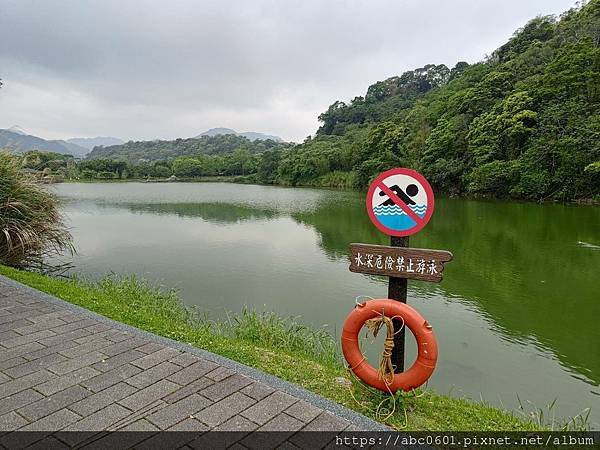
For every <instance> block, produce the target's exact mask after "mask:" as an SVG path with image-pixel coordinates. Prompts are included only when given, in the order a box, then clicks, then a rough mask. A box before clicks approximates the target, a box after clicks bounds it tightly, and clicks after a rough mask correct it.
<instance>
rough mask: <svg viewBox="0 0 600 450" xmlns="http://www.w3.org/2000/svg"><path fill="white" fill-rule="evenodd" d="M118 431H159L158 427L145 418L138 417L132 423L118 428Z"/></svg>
mask: <svg viewBox="0 0 600 450" xmlns="http://www.w3.org/2000/svg"><path fill="white" fill-rule="evenodd" d="M119 431H159V429H158V428H157V427H155V426H154V425H152V424H151V423H150V422H148V421H147V420H146V419H140V420H137V421H135V422H133V423H130V424H129V425H127V426H126V427H123V428H119ZM144 439H145V438H144ZM111 448H112V447H111Z"/></svg>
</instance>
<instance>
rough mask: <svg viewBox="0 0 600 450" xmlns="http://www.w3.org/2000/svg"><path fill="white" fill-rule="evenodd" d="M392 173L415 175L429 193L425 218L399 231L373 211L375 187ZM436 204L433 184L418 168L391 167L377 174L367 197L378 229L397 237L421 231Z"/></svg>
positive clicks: (370, 215)
mask: <svg viewBox="0 0 600 450" xmlns="http://www.w3.org/2000/svg"><path fill="white" fill-rule="evenodd" d="M392 175H408V176H410V177H413V178H414V179H416V180H417V181H418V182H419V183H421V185H422V186H423V187H424V188H425V193H426V194H427V213H426V214H425V216H424V217H423V219H422V220H421V222H420V223H417V225H416V226H414V227H412V228H409V229H408V230H402V231H398V230H392V229H391V228H388V227H386V226H385V225H383V224H382V223H381V222H379V220H377V217H375V213H374V212H373V207H372V206H373V194H375V189H376V188H377V187H378V184H379V183H382V182H383V180H385V179H386V178H388V177H390V176H392ZM434 204H435V201H434V195H433V189H432V188H431V185H430V184H429V182H428V181H427V180H426V179H425V177H424V176H423V175H421V174H420V173H419V172H417V171H416V170H412V169H405V168H396V169H390V170H386V171H385V172H383V173H380V174H379V175H378V176H377V178H375V180H373V182H372V183H371V186H369V190H368V192H367V199H366V205H367V212H368V213H369V218H370V219H371V222H373V225H375V226H376V227H377V229H378V230H379V231H381V232H382V233H385V234H387V235H389V236H396V237H405V236H411V235H413V234H415V233H418V232H419V231H421V230H422V229H423V227H424V226H425V225H427V223H428V222H429V219H431V216H432V215H433V208H434Z"/></svg>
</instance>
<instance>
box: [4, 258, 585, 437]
mask: <svg viewBox="0 0 600 450" xmlns="http://www.w3.org/2000/svg"><path fill="white" fill-rule="evenodd" d="M0 274H2V275H4V276H7V277H9V278H11V279H13V280H15V281H18V282H20V283H23V284H25V285H27V286H30V287H32V288H34V289H38V290H40V291H42V292H45V293H48V294H50V295H54V296H56V297H58V298H60V299H62V300H65V301H67V302H69V303H73V304H75V305H79V306H81V307H83V308H86V309H88V310H91V311H93V312H96V313H99V314H101V315H103V316H105V317H108V318H110V319H113V320H116V321H118V322H121V323H125V324H128V325H132V326H134V327H136V328H140V329H142V330H145V331H149V332H151V333H154V334H157V335H159V336H164V337H167V338H170V339H174V340H176V341H180V342H184V343H188V344H191V345H193V346H194V347H197V348H200V349H203V350H208V351H210V352H213V353H215V354H217V355H221V356H224V357H226V358H230V359H233V360H235V361H237V362H239V363H242V364H246V365H248V366H251V367H254V368H256V369H258V370H261V371H263V372H266V373H268V374H270V375H274V376H276V377H279V378H281V379H283V380H285V381H288V382H291V383H294V384H296V385H299V386H300V387H302V388H304V389H307V390H309V391H311V392H314V393H316V394H318V395H321V396H323V397H325V398H328V399H329V400H332V401H334V402H337V403H339V404H341V405H343V406H346V407H348V408H350V409H353V410H354V411H356V412H359V413H361V414H364V415H366V416H367V417H370V418H372V419H375V420H378V419H379V421H380V422H381V423H384V424H386V425H388V426H391V427H393V428H395V429H398V430H412V431H418V430H440V431H442V430H443V431H449V430H454V431H467V430H480V431H481V430H488V431H508V430H530V431H531V430H546V429H547V427H546V425H547V424H542V423H536V422H535V421H534V420H533V419H532V418H531V417H529V416H528V415H527V414H526V413H525V412H523V417H520V416H516V415H515V413H514V412H511V411H504V410H501V409H498V408H495V407H492V406H490V405H487V404H484V403H480V402H476V401H473V400H470V399H466V398H454V397H451V396H448V395H442V394H439V393H436V392H434V391H432V390H430V389H426V390H419V391H418V392H416V393H401V394H396V395H395V396H394V397H393V399H394V400H393V401H395V404H396V405H397V406H396V408H397V409H398V410H397V412H396V413H395V414H394V415H393V416H392V417H390V418H389V419H388V420H383V421H382V420H381V417H380V416H379V415H378V414H377V413H376V408H377V405H379V404H380V403H381V402H382V401H384V400H385V401H388V402H389V401H390V400H391V399H392V397H389V396H387V395H384V394H382V393H379V392H373V391H370V390H367V389H366V388H364V386H362V385H361V384H360V383H357V382H356V381H355V380H353V379H352V377H349V376H348V372H347V370H346V369H345V368H344V366H343V364H342V360H341V356H340V353H339V346H338V345H337V342H336V341H335V340H334V339H333V338H332V337H331V336H330V335H328V334H327V333H325V332H323V331H322V330H321V331H320V330H310V329H307V328H306V327H302V326H301V325H300V327H301V328H302V330H303V331H302V332H301V334H297V332H295V331H294V330H295V329H298V327H299V324H297V323H296V322H291V321H290V320H291V319H281V318H279V317H277V316H275V315H274V314H273V313H257V312H256V311H247V310H246V311H243V312H241V313H238V314H235V313H233V314H232V315H231V317H230V318H229V319H228V320H227V321H221V322H219V321H216V322H215V321H214V320H212V319H210V318H208V317H206V316H203V315H202V312H201V311H199V313H200V315H198V316H194V315H193V314H192V313H191V311H190V310H188V309H187V308H186V307H184V306H183V304H182V302H181V300H180V299H179V297H177V295H176V294H175V292H174V291H171V290H165V288H160V287H157V286H156V285H150V284H148V283H147V282H145V281H144V280H136V279H135V278H133V277H122V276H121V277H113V278H110V279H103V280H100V281H98V282H91V281H86V280H77V279H57V278H51V277H48V276H45V275H41V274H39V273H34V272H27V271H22V270H17V269H14V268H10V267H6V266H1V265H0ZM415 394H417V395H415ZM388 406H389V405H388ZM571 421H572V422H573V425H574V426H577V424H576V422H575V421H573V419H571ZM571 421H569V422H566V421H565V423H570V422H571ZM555 425H556V424H555Z"/></svg>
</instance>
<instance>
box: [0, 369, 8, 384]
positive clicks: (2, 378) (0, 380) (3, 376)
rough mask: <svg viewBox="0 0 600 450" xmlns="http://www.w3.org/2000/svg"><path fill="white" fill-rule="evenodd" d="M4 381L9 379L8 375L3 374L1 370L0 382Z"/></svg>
mask: <svg viewBox="0 0 600 450" xmlns="http://www.w3.org/2000/svg"><path fill="white" fill-rule="evenodd" d="M6 381H10V377H9V376H8V375H4V374H3V373H2V372H0V384H2V383H4V382H6Z"/></svg>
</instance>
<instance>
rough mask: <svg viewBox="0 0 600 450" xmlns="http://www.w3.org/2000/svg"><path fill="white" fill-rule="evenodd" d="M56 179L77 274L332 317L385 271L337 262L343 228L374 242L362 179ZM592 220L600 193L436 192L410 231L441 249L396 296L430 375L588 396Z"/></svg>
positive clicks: (440, 380)
mask: <svg viewBox="0 0 600 450" xmlns="http://www.w3.org/2000/svg"><path fill="white" fill-rule="evenodd" d="M57 189H58V191H59V194H60V195H62V196H63V197H64V198H66V199H67V200H68V203H67V204H66V206H65V208H66V211H67V213H68V215H69V216H70V218H71V223H72V226H73V227H74V233H75V241H76V243H77V245H78V247H79V249H80V252H81V255H80V256H79V257H78V258H77V259H76V261H75V262H76V266H77V269H78V270H80V271H83V272H85V273H86V274H88V275H92V276H96V275H100V274H103V273H107V272H109V271H115V272H123V273H132V272H133V273H140V274H143V275H144V276H147V277H150V278H154V279H161V280H163V281H164V282H165V284H167V285H169V286H177V287H180V288H181V289H182V296H183V298H184V300H185V301H186V302H189V303H195V304H200V305H202V306H203V307H206V308H208V309H211V308H212V309H213V310H216V311H218V309H219V308H227V309H231V310H239V309H240V308H241V307H242V306H243V305H250V306H254V307H258V308H261V307H266V308H267V309H270V310H274V311H276V312H278V313H280V314H299V315H301V316H302V318H303V320H305V321H306V322H307V323H309V324H311V325H314V326H321V325H323V324H325V323H326V324H328V325H329V326H330V327H331V330H332V332H333V333H336V332H337V330H339V326H340V325H341V323H342V321H343V318H344V317H345V314H346V313H347V312H348V311H349V308H351V305H352V303H353V298H354V297H355V296H356V295H359V294H367V295H372V296H385V292H386V285H385V280H383V279H379V278H376V277H370V276H365V275H358V274H351V273H350V272H349V271H348V270H347V258H348V246H349V244H350V243H351V242H365V243H374V244H386V243H387V242H388V238H387V237H386V236H384V235H382V234H381V233H379V232H378V231H377V230H376V229H375V227H374V226H373V225H372V224H371V223H370V221H369V219H368V217H367V214H366V213H365V208H364V196H363V195H362V194H358V193H346V192H335V191H325V190H313V189H282V188H268V187H258V186H238V185H226V184H220V185H212V184H211V185H199V184H179V183H177V184H172V185H164V184H163V185H144V184H139V185H137V184H124V185H109V184H107V185H60V186H58V187H57ZM598 224H600V208H593V207H575V206H564V205H534V204H519V203H506V202H486V201H467V200H453V199H438V200H437V201H436V212H435V214H434V216H433V218H432V219H431V221H430V223H429V224H428V226H427V227H426V228H425V229H424V230H423V231H421V232H420V233H419V234H418V235H417V236H414V237H412V238H411V246H415V247H424V248H437V249H448V250H451V251H452V252H453V253H454V255H455V257H454V260H453V261H452V262H451V263H450V264H448V265H447V266H446V270H445V277H444V281H443V282H442V283H441V284H432V283H422V282H412V281H411V283H410V293H409V295H410V301H409V302H410V303H411V304H413V305H414V306H416V307H417V308H418V309H419V310H420V311H421V312H422V313H423V314H424V315H425V316H426V317H427V318H428V319H429V320H430V321H431V322H432V323H434V324H435V325H434V326H435V327H436V333H437V334H438V339H439V340H440V342H443V346H442V350H441V354H440V364H439V368H438V370H437V371H436V373H435V374H434V377H433V378H432V383H431V384H432V385H433V386H434V387H436V388H437V389H438V390H441V391H442V392H444V391H445V392H447V391H448V390H449V389H450V388H454V392H455V393H457V392H464V393H465V394H467V395H470V396H473V397H476V398H478V396H479V393H483V394H484V397H485V398H486V399H488V400H490V401H492V402H496V403H497V402H498V399H501V401H502V402H503V403H504V404H505V405H506V406H510V405H513V406H514V404H515V401H516V398H515V393H520V394H521V396H524V397H525V398H531V399H532V400H534V401H536V402H537V403H538V405H539V404H540V401H541V402H543V401H551V400H552V399H553V398H554V397H558V398H559V399H560V402H559V404H561V405H562V407H563V408H564V409H561V411H565V414H575V413H577V412H579V411H581V410H582V409H583V408H584V407H588V406H592V405H596V406H598V404H599V403H600V402H599V401H598V397H597V396H596V395H594V392H598V389H597V385H598V383H600V354H599V353H598V351H597V348H598V345H599V344H600V327H598V326H596V325H595V323H594V322H595V320H596V318H597V317H598V316H599V314H598V313H599V312H600V306H599V304H598V297H599V296H598V281H597V275H598V269H599V268H600V251H598V249H597V248H596V246H598V245H600V228H599V227H598ZM582 243H584V244H585V245H583V244H582ZM409 353H410V352H409ZM413 353H414V352H413ZM413 356H414V354H411V357H413ZM563 367H566V368H568V371H566V370H564V369H563ZM512 400H515V401H512ZM540 406H541V405H540ZM597 409H600V407H598V408H597ZM596 413H597V412H596ZM592 417H596V416H595V415H594V414H593V416H592ZM594 420H596V421H597V419H594Z"/></svg>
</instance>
